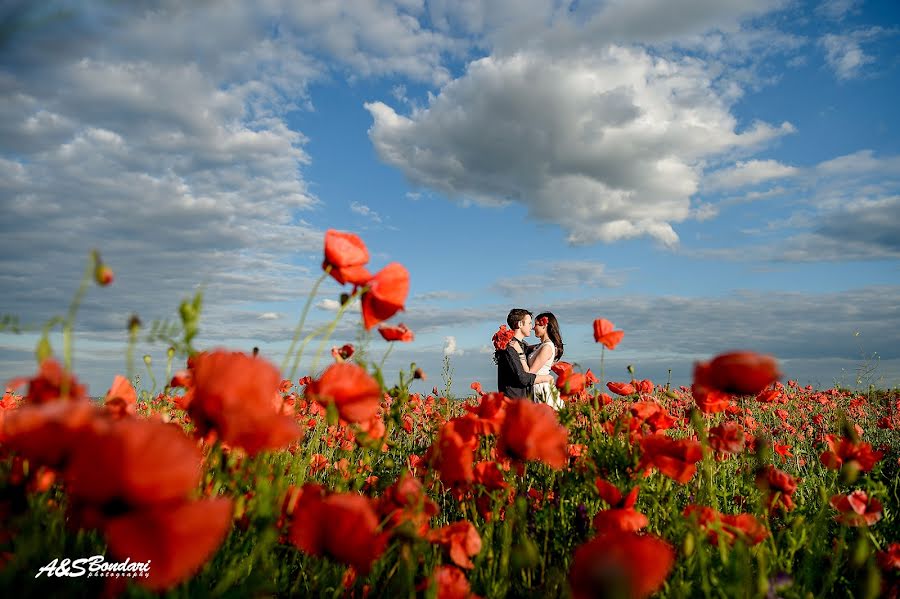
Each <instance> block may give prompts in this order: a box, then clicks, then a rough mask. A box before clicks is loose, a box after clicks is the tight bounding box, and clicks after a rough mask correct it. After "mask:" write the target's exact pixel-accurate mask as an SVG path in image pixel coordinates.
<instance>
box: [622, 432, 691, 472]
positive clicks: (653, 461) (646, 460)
mask: <svg viewBox="0 0 900 599" xmlns="http://www.w3.org/2000/svg"><path fill="white" fill-rule="evenodd" d="M640 443H641V451H642V454H641V461H640V463H639V464H638V467H637V469H638V470H649V469H650V468H656V469H658V470H659V471H660V472H661V473H663V474H665V475H666V476H668V477H669V478H671V479H672V480H674V481H676V482H679V483H681V484H684V483H686V482H687V481H689V480H690V479H691V477H692V476H694V473H695V472H696V471H697V462H698V461H700V459H701V458H702V457H703V450H702V449H701V447H700V443H698V442H697V441H694V440H693V439H678V440H675V439H672V438H670V437H667V436H666V435H664V434H655V435H647V436H646V437H644V438H642V439H641V441H640Z"/></svg>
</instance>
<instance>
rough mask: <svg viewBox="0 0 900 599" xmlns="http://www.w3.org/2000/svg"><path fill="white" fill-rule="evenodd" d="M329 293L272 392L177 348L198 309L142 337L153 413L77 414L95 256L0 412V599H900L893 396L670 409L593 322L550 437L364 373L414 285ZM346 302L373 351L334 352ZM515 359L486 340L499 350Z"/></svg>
mask: <svg viewBox="0 0 900 599" xmlns="http://www.w3.org/2000/svg"><path fill="white" fill-rule="evenodd" d="M322 268H323V273H322V276H321V278H320V279H319V281H318V282H317V283H316V285H315V287H314V289H313V290H312V292H311V294H310V300H312V298H313V297H314V296H315V295H316V292H317V290H318V288H319V285H320V284H322V283H324V282H325V281H328V280H329V279H330V280H331V282H330V283H329V284H333V283H337V284H338V285H340V286H341V291H343V294H342V295H341V308H340V309H339V310H338V312H337V314H336V316H335V320H334V321H333V322H330V323H327V324H325V325H322V326H320V327H318V328H315V329H313V330H310V331H308V330H306V326H305V325H306V323H305V321H306V315H307V312H308V308H309V303H307V306H306V308H305V309H304V310H303V312H302V314H301V315H300V319H299V322H298V325H297V327H296V329H295V330H294V331H293V339H292V342H291V344H290V347H289V349H288V351H287V352H286V354H285V355H284V356H283V357H282V359H281V362H280V364H278V363H276V362H275V361H273V359H272V358H270V357H267V356H266V353H265V352H264V351H263V352H259V353H257V352H256V351H253V352H242V351H233V350H228V349H222V348H205V349H200V348H196V347H195V346H194V343H195V338H196V335H197V332H198V330H199V328H200V326H201V318H200V316H201V312H202V298H201V296H200V295H197V296H195V297H194V298H193V299H191V300H186V301H185V302H183V303H182V304H181V307H180V309H179V322H178V323H176V325H177V326H169V327H165V330H164V331H160V330H154V331H152V332H153V336H154V338H155V339H156V340H157V341H159V340H162V341H163V342H165V343H167V345H168V347H169V353H168V356H169V364H168V365H167V370H166V374H165V386H164V388H162V389H161V390H159V389H153V390H148V389H135V387H134V386H133V380H134V379H133V377H131V376H124V375H118V376H116V377H115V378H114V380H113V381H112V382H111V386H110V388H109V391H108V392H107V393H106V394H105V395H104V396H103V397H101V398H99V399H97V398H92V397H91V396H89V395H88V392H87V389H86V387H85V386H84V385H83V384H82V383H80V382H79V379H78V373H77V368H76V367H75V366H74V365H73V360H72V353H73V351H72V345H73V343H74V318H75V313H76V312H77V308H78V306H79V304H80V302H81V301H86V300H84V298H85V297H87V295H86V292H87V290H88V289H89V288H90V287H91V286H94V285H96V286H100V287H103V286H106V285H110V284H114V278H115V277H114V273H113V270H112V269H111V268H110V267H109V266H108V265H106V264H104V263H103V261H102V260H101V258H100V256H99V254H96V253H95V254H93V255H92V256H91V258H90V264H89V267H88V268H87V270H86V273H85V278H84V281H83V283H82V286H81V288H80V289H79V290H78V291H77V292H76V294H75V299H74V300H73V302H72V306H71V307H70V310H69V312H68V316H67V317H66V318H61V319H59V320H58V322H54V323H50V326H48V327H45V329H44V335H43V336H42V337H41V339H40V342H39V343H38V347H37V351H36V354H37V357H38V364H37V367H36V372H34V373H22V377H21V378H20V379H16V380H14V381H9V382H8V383H7V389H6V393H5V394H4V396H3V399H2V401H0V589H2V590H3V591H4V594H9V593H12V592H13V591H15V592H16V593H19V594H23V596H44V597H52V596H67V597H68V596H72V597H96V596H106V597H117V596H125V597H150V596H156V595H158V594H165V595H167V596H171V597H270V596H278V597H410V598H412V597H441V598H444V597H447V598H457V597H458V598H463V597H476V596H480V597H576V598H582V597H649V596H659V597H767V598H769V597H771V598H774V597H784V598H786V599H787V598H793V597H797V598H801V597H802V598H806V597H880V596H883V597H898V596H900V518H898V508H900V433H898V432H897V428H898V427H900V392H898V391H896V390H877V389H874V388H869V389H867V390H863V391H858V390H848V389H842V388H831V389H824V390H818V389H813V388H812V387H810V386H801V385H800V384H798V383H797V382H796V381H792V380H784V381H782V375H781V372H780V368H779V365H778V363H777V361H776V360H775V359H774V358H772V357H770V356H766V355H762V354H757V353H753V352H748V351H734V350H731V349H730V348H715V347H711V348H710V352H709V359H708V360H706V361H703V362H700V363H697V364H696V366H695V370H694V373H693V384H692V385H691V386H690V387H673V386H671V385H669V384H664V383H661V382H659V381H651V380H646V379H644V380H639V379H638V378H637V377H635V376H631V377H626V378H625V379H619V378H617V379H616V380H607V379H606V378H605V376H604V372H603V367H602V364H603V358H604V355H605V352H606V351H615V348H616V347H617V346H619V345H620V344H624V343H627V339H628V332H627V331H621V330H616V328H615V326H614V325H613V323H612V322H610V320H608V319H606V318H602V317H600V316H603V315H598V318H597V319H596V320H595V321H594V322H593V323H585V325H584V326H585V327H588V328H589V327H591V326H593V332H594V339H595V340H596V341H597V354H596V363H595V364H590V363H588V364H584V365H581V366H579V365H575V364H569V363H565V362H559V363H557V364H556V365H555V366H554V368H553V370H554V372H555V373H556V384H557V386H558V387H559V389H560V391H561V394H562V399H563V401H564V404H565V405H564V407H563V408H562V409H560V410H559V411H558V412H557V411H554V410H553V409H552V408H551V407H550V406H547V405H544V404H537V403H533V402H531V401H529V400H527V399H518V398H508V397H505V396H503V395H502V394H500V393H496V392H490V390H491V389H492V388H493V387H494V381H481V382H478V381H472V382H471V387H470V388H471V393H470V394H469V395H468V396H467V397H451V396H450V393H449V391H444V392H441V391H439V390H438V388H437V387H435V388H434V389H433V390H432V392H431V393H427V394H422V393H411V392H410V391H409V387H410V384H411V383H412V381H413V380H417V379H423V378H426V377H427V376H428V375H427V374H426V373H424V372H422V371H421V369H419V368H417V367H416V365H415V364H411V365H410V368H409V369H408V370H404V371H402V372H399V373H388V372H382V369H381V366H380V364H379V363H378V362H377V361H370V360H369V356H372V355H377V356H378V358H381V356H382V354H383V353H384V352H385V351H389V350H390V348H391V347H393V346H392V345H385V344H394V343H404V342H408V341H411V340H413V339H414V331H411V330H410V329H408V328H407V327H405V326H404V325H402V324H400V323H399V322H398V323H396V324H391V323H389V322H388V321H394V320H399V313H400V312H401V311H402V310H403V308H404V304H405V300H406V296H407V294H408V292H409V277H410V274H409V273H408V272H407V270H406V269H405V268H404V267H403V266H402V265H401V264H398V263H391V264H388V265H386V266H384V267H383V268H382V269H380V270H378V271H377V272H374V273H373V272H371V271H370V270H369V268H370V267H369V252H368V249H367V248H366V246H365V244H364V243H363V242H362V240H361V239H360V238H359V237H357V236H356V235H353V234H351V233H344V232H338V231H328V233H327V234H326V237H325V247H324V258H323V265H322ZM100 291H102V290H100ZM93 297H94V296H93V295H92V296H91V298H93ZM98 297H99V295H98ZM91 301H94V300H93V299H92V300H91ZM96 301H102V298H101V299H97V300H96ZM355 302H359V303H360V307H361V313H362V322H361V323H360V326H362V327H364V328H365V329H366V330H372V329H376V327H377V331H378V332H379V335H378V336H376V338H375V339H373V341H372V342H371V345H372V346H373V347H372V348H369V350H368V351H365V348H360V347H354V346H353V345H352V344H345V345H342V346H335V347H333V348H330V350H331V351H330V352H329V351H328V348H329V342H330V341H331V335H332V333H333V332H334V330H335V328H336V326H337V323H338V322H339V321H340V319H342V318H343V317H344V315H345V312H346V311H347V308H348V307H349V306H351V305H352V304H353V303H355ZM606 316H611V317H612V315H606ZM53 326H59V327H60V328H61V329H62V333H63V336H62V338H63V347H62V351H61V352H60V354H59V356H57V354H55V353H54V348H53V347H51V344H50V341H49V336H48V334H47V333H48V330H49V329H50V328H51V327H53ZM141 326H142V325H141V324H140V322H139V320H138V319H136V318H135V319H133V320H132V322H131V323H129V332H128V343H129V346H128V347H129V350H128V352H127V357H126V365H125V368H124V369H123V370H125V371H126V373H128V374H129V375H130V374H131V371H133V364H132V362H133V357H132V354H133V348H134V345H135V343H136V342H137V340H138V338H139V337H140V335H141V334H142V329H141ZM509 337H510V332H509V331H508V329H506V328H505V327H500V329H499V330H498V331H497V333H496V334H495V335H494V338H493V342H494V344H495V347H498V348H501V347H503V346H504V344H505V343H507V342H508V341H509ZM725 350H727V351H725ZM305 352H309V354H308V355H307V357H309V355H310V354H311V355H314V359H313V367H312V368H311V371H310V372H298V368H299V364H301V363H302V360H301V358H302V356H303V355H304V353H305ZM320 361H321V363H322V365H321V366H319V363H320ZM326 361H327V362H328V364H325V362H326ZM381 364H383V359H382V360H381ZM588 366H589V367H590V368H588ZM486 389H487V390H486ZM93 556H102V558H100V557H98V558H97V559H95V560H94V561H93V562H91V561H88V558H92V557H93ZM79 559H80V560H81V561H80V562H78V563H76V560H79ZM104 560H105V562H106V566H107V567H102V566H97V567H96V568H94V569H92V566H91V564H92V563H93V564H95V565H96V564H100V563H101V562H103V561H104ZM114 564H115V565H114Z"/></svg>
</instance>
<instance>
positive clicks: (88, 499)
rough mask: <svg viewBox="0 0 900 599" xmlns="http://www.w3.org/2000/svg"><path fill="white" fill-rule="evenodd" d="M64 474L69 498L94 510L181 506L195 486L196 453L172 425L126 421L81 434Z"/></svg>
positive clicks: (197, 471) (197, 472) (182, 434)
mask: <svg viewBox="0 0 900 599" xmlns="http://www.w3.org/2000/svg"><path fill="white" fill-rule="evenodd" d="M72 453H73V455H72V458H71V462H70V463H69V466H68V467H67V468H66V471H65V478H66V481H67V484H68V490H69V496H70V497H71V498H72V499H73V500H75V501H76V502H79V503H88V504H93V505H97V506H104V505H111V504H116V505H124V506H130V507H139V506H147V505H152V504H157V503H165V502H172V501H179V500H183V499H185V498H186V497H187V495H188V494H189V493H190V492H191V491H192V490H194V489H195V488H196V487H197V484H198V483H199V482H200V450H199V449H198V448H197V444H196V443H194V442H193V441H191V440H190V439H189V438H188V437H187V436H186V435H185V434H184V433H183V432H182V430H181V428H179V427H178V426H176V425H172V424H164V423H162V422H159V421H153V420H140V419H134V418H127V419H123V420H119V421H116V422H113V423H110V426H109V427H108V428H107V429H106V430H100V431H97V432H93V433H90V434H84V435H83V436H82V437H81V441H80V444H79V446H78V447H77V449H76V450H74V451H73V452H72Z"/></svg>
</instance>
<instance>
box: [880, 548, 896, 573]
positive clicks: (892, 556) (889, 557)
mask: <svg viewBox="0 0 900 599" xmlns="http://www.w3.org/2000/svg"><path fill="white" fill-rule="evenodd" d="M878 565H879V566H881V569H882V570H884V571H885V572H889V571H891V570H900V543H891V544H890V545H889V546H888V548H887V550H885V551H879V552H878Z"/></svg>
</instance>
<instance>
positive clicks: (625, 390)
mask: <svg viewBox="0 0 900 599" xmlns="http://www.w3.org/2000/svg"><path fill="white" fill-rule="evenodd" d="M606 388H607V389H609V390H610V391H612V392H613V393H615V394H616V395H623V396H628V395H634V394H635V392H636V391H637V390H636V389H635V388H634V385H632V384H631V383H621V382H616V381H610V382H608V383H606Z"/></svg>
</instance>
